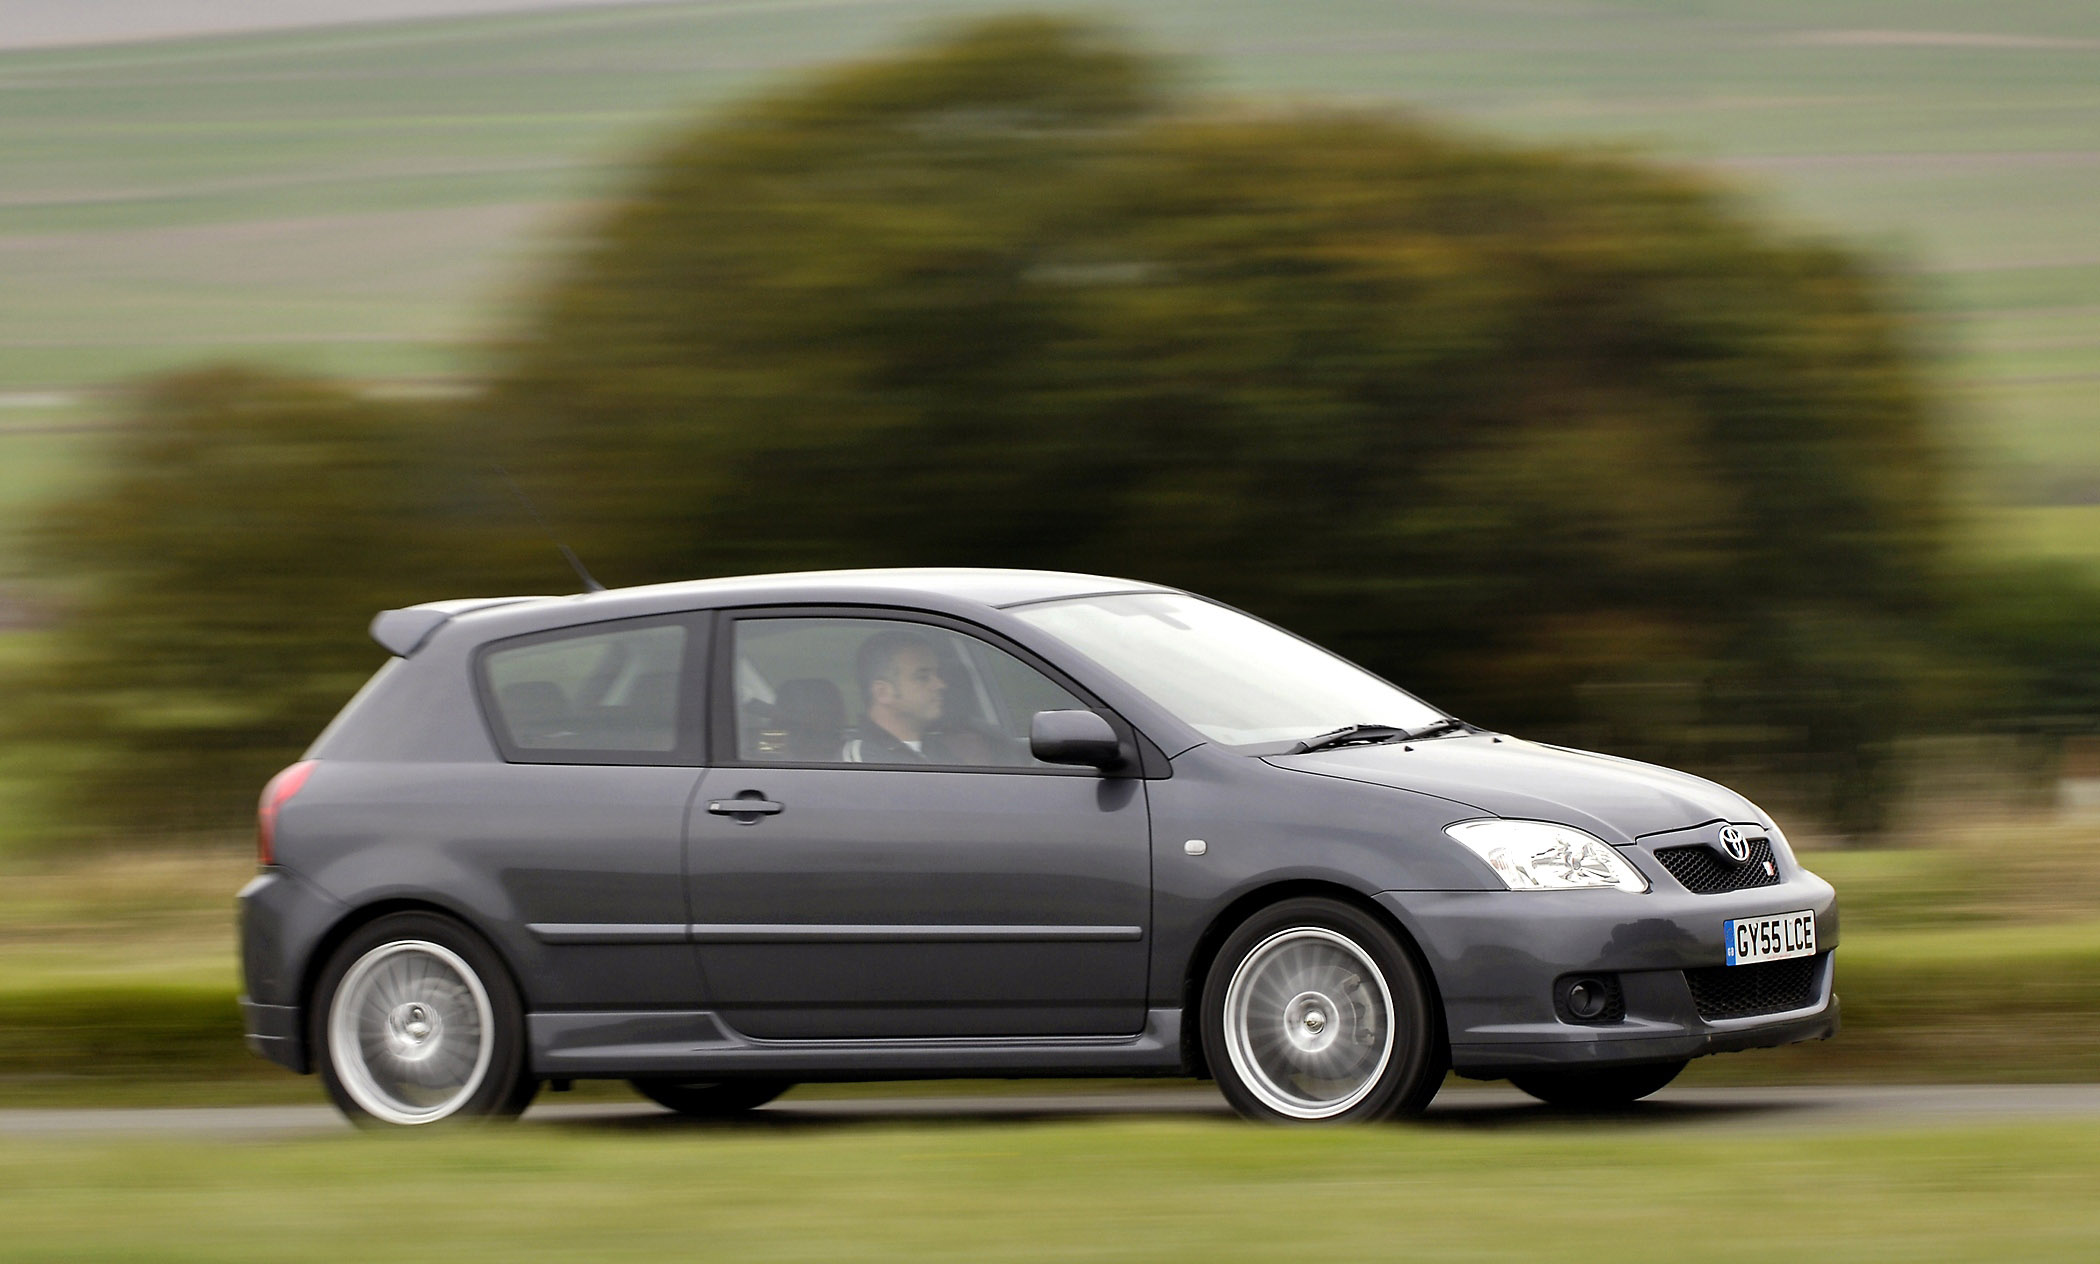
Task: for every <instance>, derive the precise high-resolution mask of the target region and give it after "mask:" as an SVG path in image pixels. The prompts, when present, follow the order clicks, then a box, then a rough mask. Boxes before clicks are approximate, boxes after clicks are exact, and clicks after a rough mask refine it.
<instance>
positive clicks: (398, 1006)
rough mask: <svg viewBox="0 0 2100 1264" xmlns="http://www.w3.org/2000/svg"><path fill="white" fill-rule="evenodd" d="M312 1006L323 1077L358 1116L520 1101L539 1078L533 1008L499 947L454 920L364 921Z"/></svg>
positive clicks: (379, 1120)
mask: <svg viewBox="0 0 2100 1264" xmlns="http://www.w3.org/2000/svg"><path fill="white" fill-rule="evenodd" d="M314 998H315V1003H314V1005H313V1006H312V1011H313V1015H314V1019H313V1048H314V1050H315V1052H316V1060H317V1061H318V1062H319V1064H320V1072H321V1082H322V1083H323V1084H324V1085H326V1086H327V1089H328V1095H329V1096H330V1097H331V1098H333V1099H334V1101H335V1104H336V1106H337V1107H338V1108H340V1109H341V1110H342V1112H343V1113H344V1114H345V1115H347V1116H349V1117H350V1120H351V1121H352V1122H353V1123H357V1124H360V1125H376V1124H394V1125H401V1126H414V1125H421V1124H434V1123H438V1122H440V1121H442V1120H447V1119H455V1118H471V1117H476V1116H498V1117H501V1116H511V1115H516V1114H518V1113H519V1112H520V1111H523V1110H524V1109H525V1107H526V1105H527V1104H528V1103H529V1102H530V1101H531V1100H532V1097H533V1094H534V1092H535V1091H536V1090H537V1089H538V1088H539V1081H537V1080H535V1079H533V1078H532V1077H531V1076H530V1074H529V1072H528V1067H527V1065H526V1059H525V1018H524V1006H523V1004H522V1003H521V1002H520V1001H519V999H518V990H517V987H516V985H514V984H513V983H512V982H511V979H510V974H509V972H508V971H506V970H505V969H504V968H503V963H502V962H501V961H500V960H498V959H497V957H496V954H495V952H494V950H493V949H491V948H490V947H489V946H488V945H487V944H486V943H484V942H482V940H481V939H480V937H479V936H477V935H475V934H474V933H473V932H471V931H469V930H467V929H466V928H465V927H464V926H461V925H460V924H459V923H457V922H455V921H452V920H451V919H450V918H445V917H439V916H437V915H435V914H431V913H396V914H393V915H391V916H388V917H382V918H379V919H378V920H376V921H374V922H372V923H371V924H370V925H368V926H363V927H360V928H359V929H358V930H357V931H355V932H353V933H352V934H351V936H350V937H349V938H348V939H347V940H345V941H344V942H343V944H342V946H341V947H339V948H337V949H336V951H335V954H334V956H332V957H331V958H329V962H328V966H327V968H326V969H325V970H323V971H322V973H321V980H320V984H319V986H318V987H317V988H316V989H315V991H314Z"/></svg>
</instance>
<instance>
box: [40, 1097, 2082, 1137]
mask: <svg viewBox="0 0 2100 1264" xmlns="http://www.w3.org/2000/svg"><path fill="white" fill-rule="evenodd" d="M1141 1116H1152V1117H1159V1118H1170V1117H1205V1116H1209V1117H1216V1118H1229V1117H1230V1112H1229V1111H1228V1110H1227V1109H1226V1107H1225V1104H1224V1102H1223V1101H1222V1100H1220V1099H1219V1097H1218V1095H1217V1094H1216V1093H1215V1092H1212V1091H1211V1090H1209V1089H1203V1088H1181V1087H1175V1088H1163V1089H1151V1090H1124V1091H1117V1092H1087V1091H1083V1090H1075V1091H1069V1092H1058V1093H1029V1092H1025V1091H1024V1092H1016V1093H1010V1094H1009V1093H992V1094H973V1095H970V1096H902V1097H851V1098H828V1099H827V1098H810V1099H804V1100H797V1099H795V1098H793V1097H790V1098H788V1099H787V1100H785V1101H780V1102H775V1103H773V1104H772V1105H770V1106H766V1107H764V1108H762V1109H760V1110H757V1111H754V1112H752V1114H751V1115H750V1116H749V1118H748V1120H747V1121H738V1122H737V1123H735V1124H733V1125H722V1124H711V1125H699V1124H695V1123H693V1122H692V1121H689V1120H685V1119H682V1118H680V1117H679V1116H677V1115H673V1114H670V1113H669V1112H666V1111H663V1110H661V1109H659V1108H657V1107H655V1106H652V1105H649V1104H648V1103H645V1102H634V1103H624V1102H614V1103H590V1104H585V1105H573V1106H572V1105H565V1104H562V1102H561V1099H560V1097H559V1096H558V1095H552V1094H550V1095H548V1096H546V1097H543V1098H542V1099H541V1104H539V1105H536V1106H534V1107H533V1109H532V1110H531V1111H530V1112H528V1113H527V1114H526V1116H525V1119H524V1122H523V1124H522V1125H520V1126H522V1127H527V1128H543V1127H554V1128H576V1129H603V1130H614V1131H626V1132H640V1131H651V1130H671V1129H693V1128H699V1127H710V1128H716V1129H719V1128H722V1127H725V1126H727V1127H734V1128H738V1129H767V1128H792V1127H851V1126H859V1125H865V1124H877V1123H899V1122H910V1123H997V1122H1026V1121H1045V1120H1049V1121H1056V1120H1076V1119H1098V1118H1115V1117H1141ZM2096 1117H2100V1084H2020V1085H2011V1084H1965V1085H1932V1086H1903V1087H1864V1086H1816V1087H1801V1088H1679V1089H1665V1090H1663V1091H1662V1092H1661V1093H1659V1094H1657V1095H1656V1096H1655V1097H1653V1098H1652V1099H1650V1100H1648V1101H1645V1102H1642V1103H1639V1104H1638V1105H1636V1106H1634V1107H1632V1108H1630V1109H1627V1110H1624V1111H1620V1112H1616V1113H1613V1114H1609V1115H1605V1116H1601V1117H1600V1116H1581V1115H1575V1114H1571V1113H1568V1112H1565V1111H1559V1110H1554V1109H1552V1108H1550V1107H1546V1106H1541V1105H1540V1104H1538V1103H1537V1102H1534V1101H1532V1099H1530V1098H1528V1097H1526V1096H1524V1095H1523V1094H1522V1093H1519V1092H1517V1091H1516V1090H1515V1089H1511V1088H1508V1087H1504V1086H1489V1087H1481V1088H1456V1089H1447V1090H1445V1091H1444V1093H1443V1094H1441V1095H1440V1096H1439V1097H1438V1098H1437V1099H1436V1101H1435V1103H1434V1104H1433V1105H1431V1107H1430V1108H1429V1113H1428V1115H1427V1116H1425V1118H1424V1120H1423V1124H1422V1126H1426V1127H1441V1128H1455V1129H1467V1130H1476V1129H1477V1130H1484V1129H1496V1128H1513V1127H1530V1126H1554V1127H1567V1126H1570V1125H1571V1124H1573V1125H1580V1124H1582V1123H1588V1122H1594V1121H1597V1120H1600V1119H1601V1120H1602V1121H1604V1122H1608V1123H1610V1124H1612V1125H1613V1126H1619V1127H1628V1126H1630V1127H1640V1128H1655V1129H1659V1130H1670V1131H1677V1130H1709V1131H1741V1130H1746V1129H1747V1130H1775V1131H1776V1130H1786V1131H1799V1130H1801V1129H1802V1128H1804V1127H1807V1128H1828V1129H1840V1128H1842V1129H1887V1128H1906V1127H1932V1126H1945V1125H1956V1124H1976V1123H1999V1122H2003V1123H2014V1122H2021V1121H2029V1120H2044V1119H2046V1120H2058V1119H2079V1118H2088V1119H2089V1118H2096ZM348 1129H349V1125H348V1124H347V1123H346V1122H344V1120H343V1118H342V1116H340V1115H338V1114H337V1113H336V1112H335V1111H334V1110H332V1109H330V1108H328V1107H326V1106H249V1107H207V1108H196V1109H169V1110H0V1136H5V1137H81V1136H94V1135H104V1136H162V1137H168V1136H215V1137H288V1136H299V1135H315V1134H318V1135H325V1134H328V1133H340V1132H344V1131H347V1130H348Z"/></svg>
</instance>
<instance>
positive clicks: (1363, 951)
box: [1203, 898, 1450, 1123]
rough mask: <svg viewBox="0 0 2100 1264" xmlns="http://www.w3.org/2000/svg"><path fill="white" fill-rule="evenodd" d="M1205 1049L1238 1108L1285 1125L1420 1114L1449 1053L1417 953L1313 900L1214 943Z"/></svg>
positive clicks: (1340, 906) (1276, 910)
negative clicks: (1223, 941) (1215, 947)
mask: <svg viewBox="0 0 2100 1264" xmlns="http://www.w3.org/2000/svg"><path fill="white" fill-rule="evenodd" d="M1285 993H1289V994H1290V995H1285ZM1203 1052H1204V1056H1205V1058H1206V1059H1207V1060H1208V1062H1209V1064H1210V1070H1211V1074H1212V1075H1214V1076H1216V1077H1217V1081H1218V1089H1219V1091H1220V1092H1222V1093H1223V1094H1224V1095H1225V1100H1226V1101H1227V1102H1229V1103H1230V1104H1231V1105H1232V1108H1233V1109H1234V1110H1236V1111H1238V1112H1239V1113H1240V1114H1242V1115H1245V1116H1246V1117H1248V1118H1250V1119H1258V1120H1265V1121H1271V1122H1279V1123H1334V1122H1345V1121H1346V1122H1362V1121H1369V1120H1378V1119H1389V1118H1392V1117H1393V1116H1396V1115H1412V1114H1418V1113H1420V1112H1421V1110H1422V1109H1423V1108H1424V1107H1426V1106H1428V1105H1429V1100H1430V1099H1431V1098H1432V1097H1435V1096H1436V1092H1437V1089H1438V1088H1439V1087H1441V1086H1442V1084H1443V1080H1444V1072H1445V1071H1446V1070H1447V1069H1448V1067H1449V1059H1450V1054H1449V1051H1448V1050H1447V1049H1446V1048H1445V1045H1444V1036H1443V1024H1442V1022H1441V1019H1440V1016H1439V1014H1438V1013H1437V1006H1436V1004H1435V1002H1434V1000H1433V998H1432V995H1431V991H1430V987H1429V983H1428V976H1427V972H1426V971H1424V970H1423V969H1422V967H1421V966H1420V965H1419V964H1418V963H1417V962H1416V960H1415V958H1414V954H1413V953H1411V952H1409V951H1408V950H1407V948H1406V947H1405V946H1403V945H1402V944H1401V943H1400V941H1399V940H1398V939H1397V938H1395V937H1394V935H1393V933H1392V932H1391V931H1390V930H1388V929H1386V926H1385V924H1384V923H1383V922H1381V921H1379V920H1378V919H1377V918H1376V917H1374V916H1373V915H1371V914H1370V913H1367V912H1365V911H1363V910H1362V909H1359V908H1357V907H1355V906H1354V905H1350V904H1344V903H1341V902H1340V901H1337V900H1326V899H1315V898H1306V899H1295V900H1286V901H1284V902H1282V903H1279V904H1275V905H1271V906H1270V907H1268V908H1266V909H1263V910H1262V911H1260V912H1259V913H1256V914H1255V915H1254V916H1252V917H1250V918H1248V919H1247V920H1246V921H1245V922H1244V923H1242V924H1241V925H1240V927H1239V928H1238V929H1237V930H1235V931H1233V932H1232V935H1231V936H1230V937H1229V938H1227V939H1226V941H1225V943H1224V944H1223V946H1221V947H1220V948H1219V950H1218V956H1217V960H1216V961H1214V962H1213V963H1212V965H1211V968H1210V973H1209V976H1208V977H1207V978H1206V979H1205V981H1204V986H1203ZM1323 1071H1329V1072H1333V1073H1334V1074H1329V1075H1322V1074H1319V1073H1320V1072H1323Z"/></svg>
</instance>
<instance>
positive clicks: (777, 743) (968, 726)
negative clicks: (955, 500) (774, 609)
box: [732, 618, 1086, 768]
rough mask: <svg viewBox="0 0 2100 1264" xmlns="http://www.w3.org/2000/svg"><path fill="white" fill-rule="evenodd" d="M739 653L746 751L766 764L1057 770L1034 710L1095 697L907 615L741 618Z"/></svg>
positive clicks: (739, 743)
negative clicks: (1032, 749) (1043, 749)
mask: <svg viewBox="0 0 2100 1264" xmlns="http://www.w3.org/2000/svg"><path fill="white" fill-rule="evenodd" d="M732 662H733V673H734V681H733V685H734V689H733V696H734V698H735V699H736V717H735V723H736V750H737V756H738V757H739V758H740V759H744V760H751V761H756V762H781V763H796V764H874V765H882V766H888V767H912V766H921V765H929V766H937V767H948V768H956V767H965V768H986V767H993V768H997V767H1005V768H1029V767H1033V768H1050V767H1054V765H1050V764H1044V763H1040V762H1039V761H1037V760H1036V759H1035V758H1034V757H1032V756H1031V755H1030V754H1029V753H1028V727H1029V721H1030V719H1031V718H1032V717H1033V716H1034V715H1035V713H1036V712H1037V711H1051V710H1065V709H1085V707H1086V703H1084V702H1082V701H1080V700H1079V699H1078V698H1076V697H1074V696H1073V695H1072V693H1071V692H1070V691H1068V690H1066V689H1065V688H1064V687H1062V686H1061V685H1059V684H1057V683H1056V682H1055V681H1053V680H1051V679H1050V678H1049V677H1047V676H1045V675H1043V673H1041V672H1039V671H1037V670H1036V669H1035V668H1033V667H1031V666H1029V665H1028V664H1027V663H1024V662H1022V661H1021V660H1020V659H1018V658H1016V657H1014V656H1013V655H1012V654H1009V653H1007V652H1006V651H1005V650H1002V649H1000V648H998V647H997V646H994V645H991V644H989V643H988V642H985V641H983V640H980V639H979V638H977V637H974V636H969V635H966V634H963V633H960V632H955V631H952V630H950V629H948V628H942V627H936V626H934V625H931V624H924V623H914V622H910V621H907V620H902V619H849V618H775V619H769V618H752V619H740V620H738V621H737V622H736V624H735V632H734V651H733V660H732Z"/></svg>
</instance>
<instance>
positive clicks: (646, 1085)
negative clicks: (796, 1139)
mask: <svg viewBox="0 0 2100 1264" xmlns="http://www.w3.org/2000/svg"><path fill="white" fill-rule="evenodd" d="M628 1083H629V1084H631V1085H633V1086H634V1091H635V1092H637V1093H640V1094H641V1095H642V1096H644V1097H646V1098H648V1099H649V1100H650V1101H652V1102H655V1103H656V1104H657V1105H659V1106H663V1107H667V1108H668V1109H671V1110H675V1111H677V1112H678V1113H679V1114H681V1115H686V1116H689V1117H691V1118H693V1119H728V1118H732V1117H733V1116H736V1115H741V1114H743V1113H745V1112H746V1111H750V1110H756V1109H757V1108H758V1107H760V1106H763V1105H765V1104H766V1103H767V1102H770V1101H772V1100H773V1099H774V1098H776V1097H778V1096H780V1095H781V1094H782V1093H785V1092H787V1091H788V1090H789V1089H791V1088H793V1087H794V1086H795V1085H794V1082H793V1081H792V1080H711V1081H702V1080H629V1081H628Z"/></svg>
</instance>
